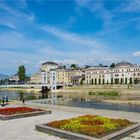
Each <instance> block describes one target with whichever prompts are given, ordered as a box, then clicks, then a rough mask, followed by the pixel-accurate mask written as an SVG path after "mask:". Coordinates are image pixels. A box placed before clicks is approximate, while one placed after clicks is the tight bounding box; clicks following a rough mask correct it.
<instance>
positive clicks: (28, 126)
mask: <svg viewBox="0 0 140 140" xmlns="http://www.w3.org/2000/svg"><path fill="white" fill-rule="evenodd" d="M71 109H72V108H70V110H69V111H66V108H65V111H62V110H56V109H52V114H46V115H40V116H34V117H28V118H20V119H14V120H8V121H0V134H1V135H0V140H62V139H60V138H59V137H55V136H51V135H48V134H45V133H41V132H38V131H36V130H35V125H36V124H42V123H47V122H50V121H54V120H61V119H66V118H71V117H76V116H79V115H84V114H85V113H83V112H84V109H83V110H82V111H81V112H80V111H79V112H76V109H75V110H73V112H72V110H71ZM88 111H90V114H92V113H93V114H98V115H105V116H110V117H113V116H114V117H119V116H120V118H121V117H123V118H129V119H131V120H133V121H136V120H137V121H140V117H139V115H140V113H126V112H119V111H115V112H112V111H106V110H104V111H101V110H92V112H91V110H88V109H86V114H87V113H88ZM138 139H140V131H138V132H136V133H133V134H131V135H130V136H128V137H126V138H123V139H122V140H138Z"/></svg>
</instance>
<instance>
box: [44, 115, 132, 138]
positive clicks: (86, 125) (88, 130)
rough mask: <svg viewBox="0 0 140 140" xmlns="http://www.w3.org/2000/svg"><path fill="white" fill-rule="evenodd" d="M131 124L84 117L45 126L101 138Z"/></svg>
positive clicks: (122, 120) (102, 118)
mask: <svg viewBox="0 0 140 140" xmlns="http://www.w3.org/2000/svg"><path fill="white" fill-rule="evenodd" d="M132 124H134V123H132V122H130V121H128V120H126V119H113V118H106V117H100V116H92V115H85V116H80V117H76V118H71V119H66V120H60V121H53V122H50V123H47V124H46V125H47V126H49V127H52V128H57V129H61V130H66V131H69V132H74V133H79V134H84V135H88V136H92V137H96V138H101V137H103V136H105V135H108V134H110V133H113V132H115V131H118V130H121V129H123V128H126V127H127V126H130V125H132Z"/></svg>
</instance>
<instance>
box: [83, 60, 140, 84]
mask: <svg viewBox="0 0 140 140" xmlns="http://www.w3.org/2000/svg"><path fill="white" fill-rule="evenodd" d="M85 83H87V84H107V83H108V84H119V83H120V84H128V83H135V84H137V83H140V65H133V64H131V63H128V62H125V61H123V62H120V63H117V64H116V65H115V67H114V68H110V67H89V68H87V69H85Z"/></svg>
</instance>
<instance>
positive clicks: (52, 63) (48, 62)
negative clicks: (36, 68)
mask: <svg viewBox="0 0 140 140" xmlns="http://www.w3.org/2000/svg"><path fill="white" fill-rule="evenodd" d="M42 65H58V64H57V63H55V62H51V61H47V62H45V63H42Z"/></svg>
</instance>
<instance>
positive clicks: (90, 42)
mask: <svg viewBox="0 0 140 140" xmlns="http://www.w3.org/2000/svg"><path fill="white" fill-rule="evenodd" d="M43 30H45V31H47V32H49V33H51V34H53V35H55V36H57V37H59V38H61V39H63V40H64V41H65V40H67V41H71V42H75V43H78V44H79V45H85V46H87V47H92V48H103V47H106V46H105V44H102V43H100V42H98V40H97V39H94V38H92V37H89V36H81V35H78V34H75V33H71V32H66V31H63V30H60V29H58V28H55V27H51V26H48V25H46V26H45V27H43Z"/></svg>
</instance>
